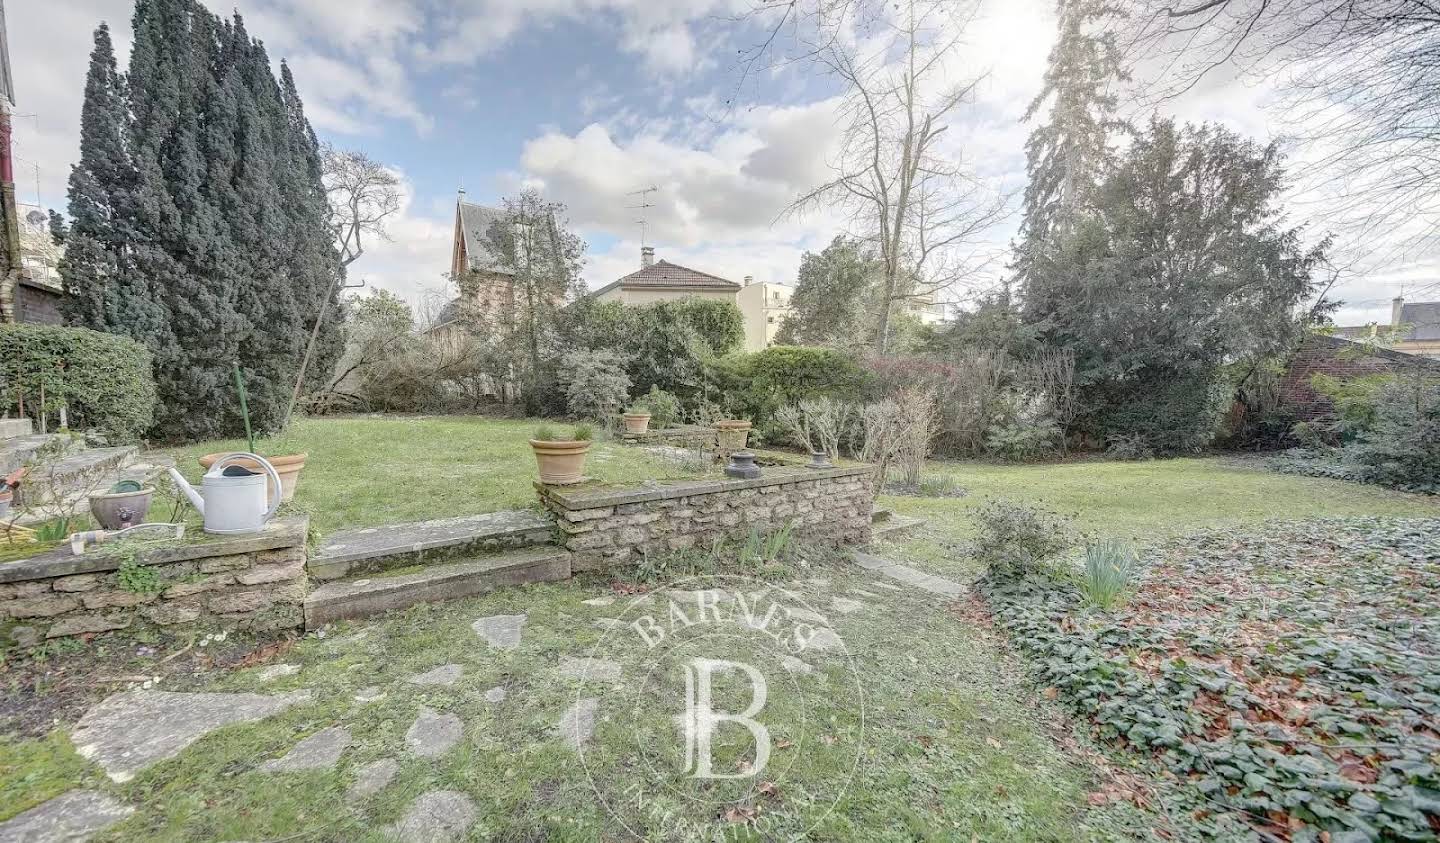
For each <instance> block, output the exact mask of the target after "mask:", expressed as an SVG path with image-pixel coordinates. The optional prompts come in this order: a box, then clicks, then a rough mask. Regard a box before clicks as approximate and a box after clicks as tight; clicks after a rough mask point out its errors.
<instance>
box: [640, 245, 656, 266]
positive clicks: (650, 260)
mask: <svg viewBox="0 0 1440 843" xmlns="http://www.w3.org/2000/svg"><path fill="white" fill-rule="evenodd" d="M654 265H655V247H654V246H641V247H640V268H641V269H648V268H650V267H652V266H654Z"/></svg>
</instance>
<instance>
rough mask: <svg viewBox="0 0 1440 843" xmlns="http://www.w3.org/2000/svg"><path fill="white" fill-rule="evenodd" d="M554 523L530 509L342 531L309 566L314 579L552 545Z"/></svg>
mask: <svg viewBox="0 0 1440 843" xmlns="http://www.w3.org/2000/svg"><path fill="white" fill-rule="evenodd" d="M554 531H555V528H554V524H553V523H552V522H551V521H550V520H549V519H548V518H546V517H544V516H543V515H540V514H539V513H536V512H531V511H529V510H523V509H517V510H505V511H501V512H487V513H484V514H483V515H466V516H462V517H460V518H443V519H440V520H437V521H412V522H410V523H406V524H388V525H386V526H384V527H363V528H360V529H354V530H341V531H340V532H338V533H334V534H332V535H329V536H326V537H325V540H324V541H323V542H322V543H321V545H320V548H319V549H318V550H317V551H316V552H315V553H314V554H313V555H312V556H311V557H310V560H309V561H308V562H307V563H306V564H305V567H306V569H307V570H308V571H309V573H310V576H311V578H312V579H317V580H335V579H340V578H341V577H347V576H348V577H353V576H357V575H359V574H371V573H377V572H380V571H387V570H390V569H393V568H405V567H409V566H411V565H428V564H432V563H435V562H442V561H446V560H451V559H464V558H466V557H472V556H479V555H481V554H485V553H498V552H500V551H502V550H515V549H518V548H525V547H536V546H540V545H547V544H550V543H551V542H552V541H553V540H554Z"/></svg>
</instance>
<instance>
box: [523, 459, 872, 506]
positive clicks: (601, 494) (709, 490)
mask: <svg viewBox="0 0 1440 843" xmlns="http://www.w3.org/2000/svg"><path fill="white" fill-rule="evenodd" d="M874 470H875V468H874V466H870V465H864V464H861V465H849V466H836V467H835V468H805V467H803V466H791V465H772V466H767V467H765V468H764V469H763V471H764V474H762V475H761V476H760V477H757V478H755V479H753V480H735V479H730V478H724V479H707V480H680V481H673V482H667V483H663V484H657V485H653V486H638V487H630V488H622V489H616V488H605V489H593V488H592V489H574V490H571V489H567V488H566V487H564V486H547V485H545V484H543V483H540V482H536V483H535V488H536V490H537V491H538V492H539V493H540V494H541V495H542V496H544V497H545V498H546V499H547V500H549V501H550V502H551V503H553V504H554V505H555V506H557V507H559V508H560V509H564V510H568V511H571V512H573V511H575V510H580V509H603V508H605V507H611V506H622V505H624V504H627V503H645V502H647V501H663V500H672V499H674V498H686V497H691V496H694V495H714V494H720V493H723V492H735V491H739V490H741V489H760V488H764V487H766V486H783V485H786V484H789V483H805V482H813V481H816V480H829V479H832V478H836V477H859V476H862V475H867V474H870V473H872V472H874Z"/></svg>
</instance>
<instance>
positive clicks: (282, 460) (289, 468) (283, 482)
mask: <svg viewBox="0 0 1440 843" xmlns="http://www.w3.org/2000/svg"><path fill="white" fill-rule="evenodd" d="M223 456H225V455H224V454H223V453H222V454H206V455H205V456H203V457H201V458H200V465H201V467H203V468H204V469H205V470H206V471H209V470H210V466H211V465H213V464H214V463H215V461H216V460H218V459H220V458H221V457H223ZM261 456H265V455H264V454H261ZM308 456H310V455H309V454H291V455H290V456H288V457H265V459H267V460H269V461H270V464H271V465H273V466H275V473H276V474H278V475H280V501H281V502H282V503H283V502H286V501H290V500H293V499H294V498H295V484H297V483H299V482H300V469H302V468H304V467H305V458H306V457H308ZM235 464H236V465H238V466H241V467H242V468H248V469H250V470H251V471H257V472H262V473H263V472H264V470H265V469H263V468H261V467H260V463H257V462H255V461H254V460H244V459H241V460H236V461H235ZM265 488H266V492H265V497H266V501H265V502H266V503H267V504H268V503H269V502H270V501H269V497H270V492H269V488H270V486H269V484H266V486H265Z"/></svg>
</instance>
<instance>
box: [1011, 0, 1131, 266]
mask: <svg viewBox="0 0 1440 843" xmlns="http://www.w3.org/2000/svg"><path fill="white" fill-rule="evenodd" d="M1057 11H1058V14H1059V30H1060V31H1059V37H1058V38H1057V40H1056V42H1055V46H1054V47H1053V48H1052V49H1051V50H1050V64H1049V67H1048V68H1047V69H1046V71H1045V82H1044V86H1043V87H1042V88H1041V89H1040V93H1039V94H1038V95H1036V97H1035V99H1034V100H1032V101H1031V103H1030V107H1029V108H1028V109H1027V110H1026V112H1025V119H1026V120H1031V119H1034V117H1035V116H1036V115H1037V114H1039V113H1040V111H1041V109H1042V108H1044V107H1045V104H1046V103H1049V104H1050V113H1049V115H1048V119H1047V121H1046V122H1045V123H1042V124H1040V125H1038V126H1036V127H1035V129H1034V130H1033V131H1032V132H1031V133H1030V138H1029V140H1028V141H1026V143H1025V157H1026V162H1025V169H1026V172H1027V173H1028V175H1029V177H1030V180H1029V183H1028V184H1027V185H1026V187H1025V197H1024V204H1023V207H1022V212H1023V217H1022V221H1021V224H1020V238H1021V242H1020V243H1019V245H1018V246H1017V249H1016V265H1015V269H1016V270H1017V274H1018V275H1019V277H1020V278H1021V279H1022V280H1023V279H1024V278H1025V277H1026V275H1027V273H1028V270H1029V267H1030V265H1031V263H1032V262H1033V261H1034V260H1035V257H1036V254H1037V253H1038V252H1039V251H1040V250H1043V249H1045V248H1048V247H1050V246H1053V245H1054V242H1055V240H1056V238H1057V236H1059V235H1060V234H1063V233H1064V232H1066V231H1068V230H1070V228H1071V227H1072V226H1073V224H1074V221H1075V218H1076V216H1077V215H1078V214H1080V213H1083V212H1084V211H1085V210H1086V209H1087V208H1089V207H1090V204H1089V203H1090V202H1091V201H1092V197H1093V196H1094V193H1095V190H1096V187H1097V186H1098V185H1099V184H1100V182H1101V180H1102V179H1103V178H1104V176H1105V172H1106V169H1107V167H1108V166H1109V162H1110V160H1111V158H1112V150H1111V148H1110V136H1111V134H1112V133H1113V132H1115V131H1116V130H1117V129H1120V128H1122V127H1123V125H1124V124H1123V123H1122V122H1121V121H1119V120H1117V119H1116V117H1115V106H1116V97H1115V92H1114V91H1113V90H1112V87H1113V85H1115V84H1116V83H1118V82H1121V81H1124V80H1125V79H1126V78H1127V76H1126V74H1125V71H1124V69H1123V67H1122V66H1121V61H1120V53H1119V51H1118V49H1117V48H1116V46H1115V42H1114V36H1113V34H1112V33H1110V32H1108V31H1106V29H1105V28H1104V24H1105V22H1106V19H1107V18H1109V17H1111V16H1113V15H1115V14H1117V12H1116V11H1115V9H1114V8H1113V7H1112V6H1110V5H1109V4H1108V0H1059V3H1058V4H1057Z"/></svg>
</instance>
